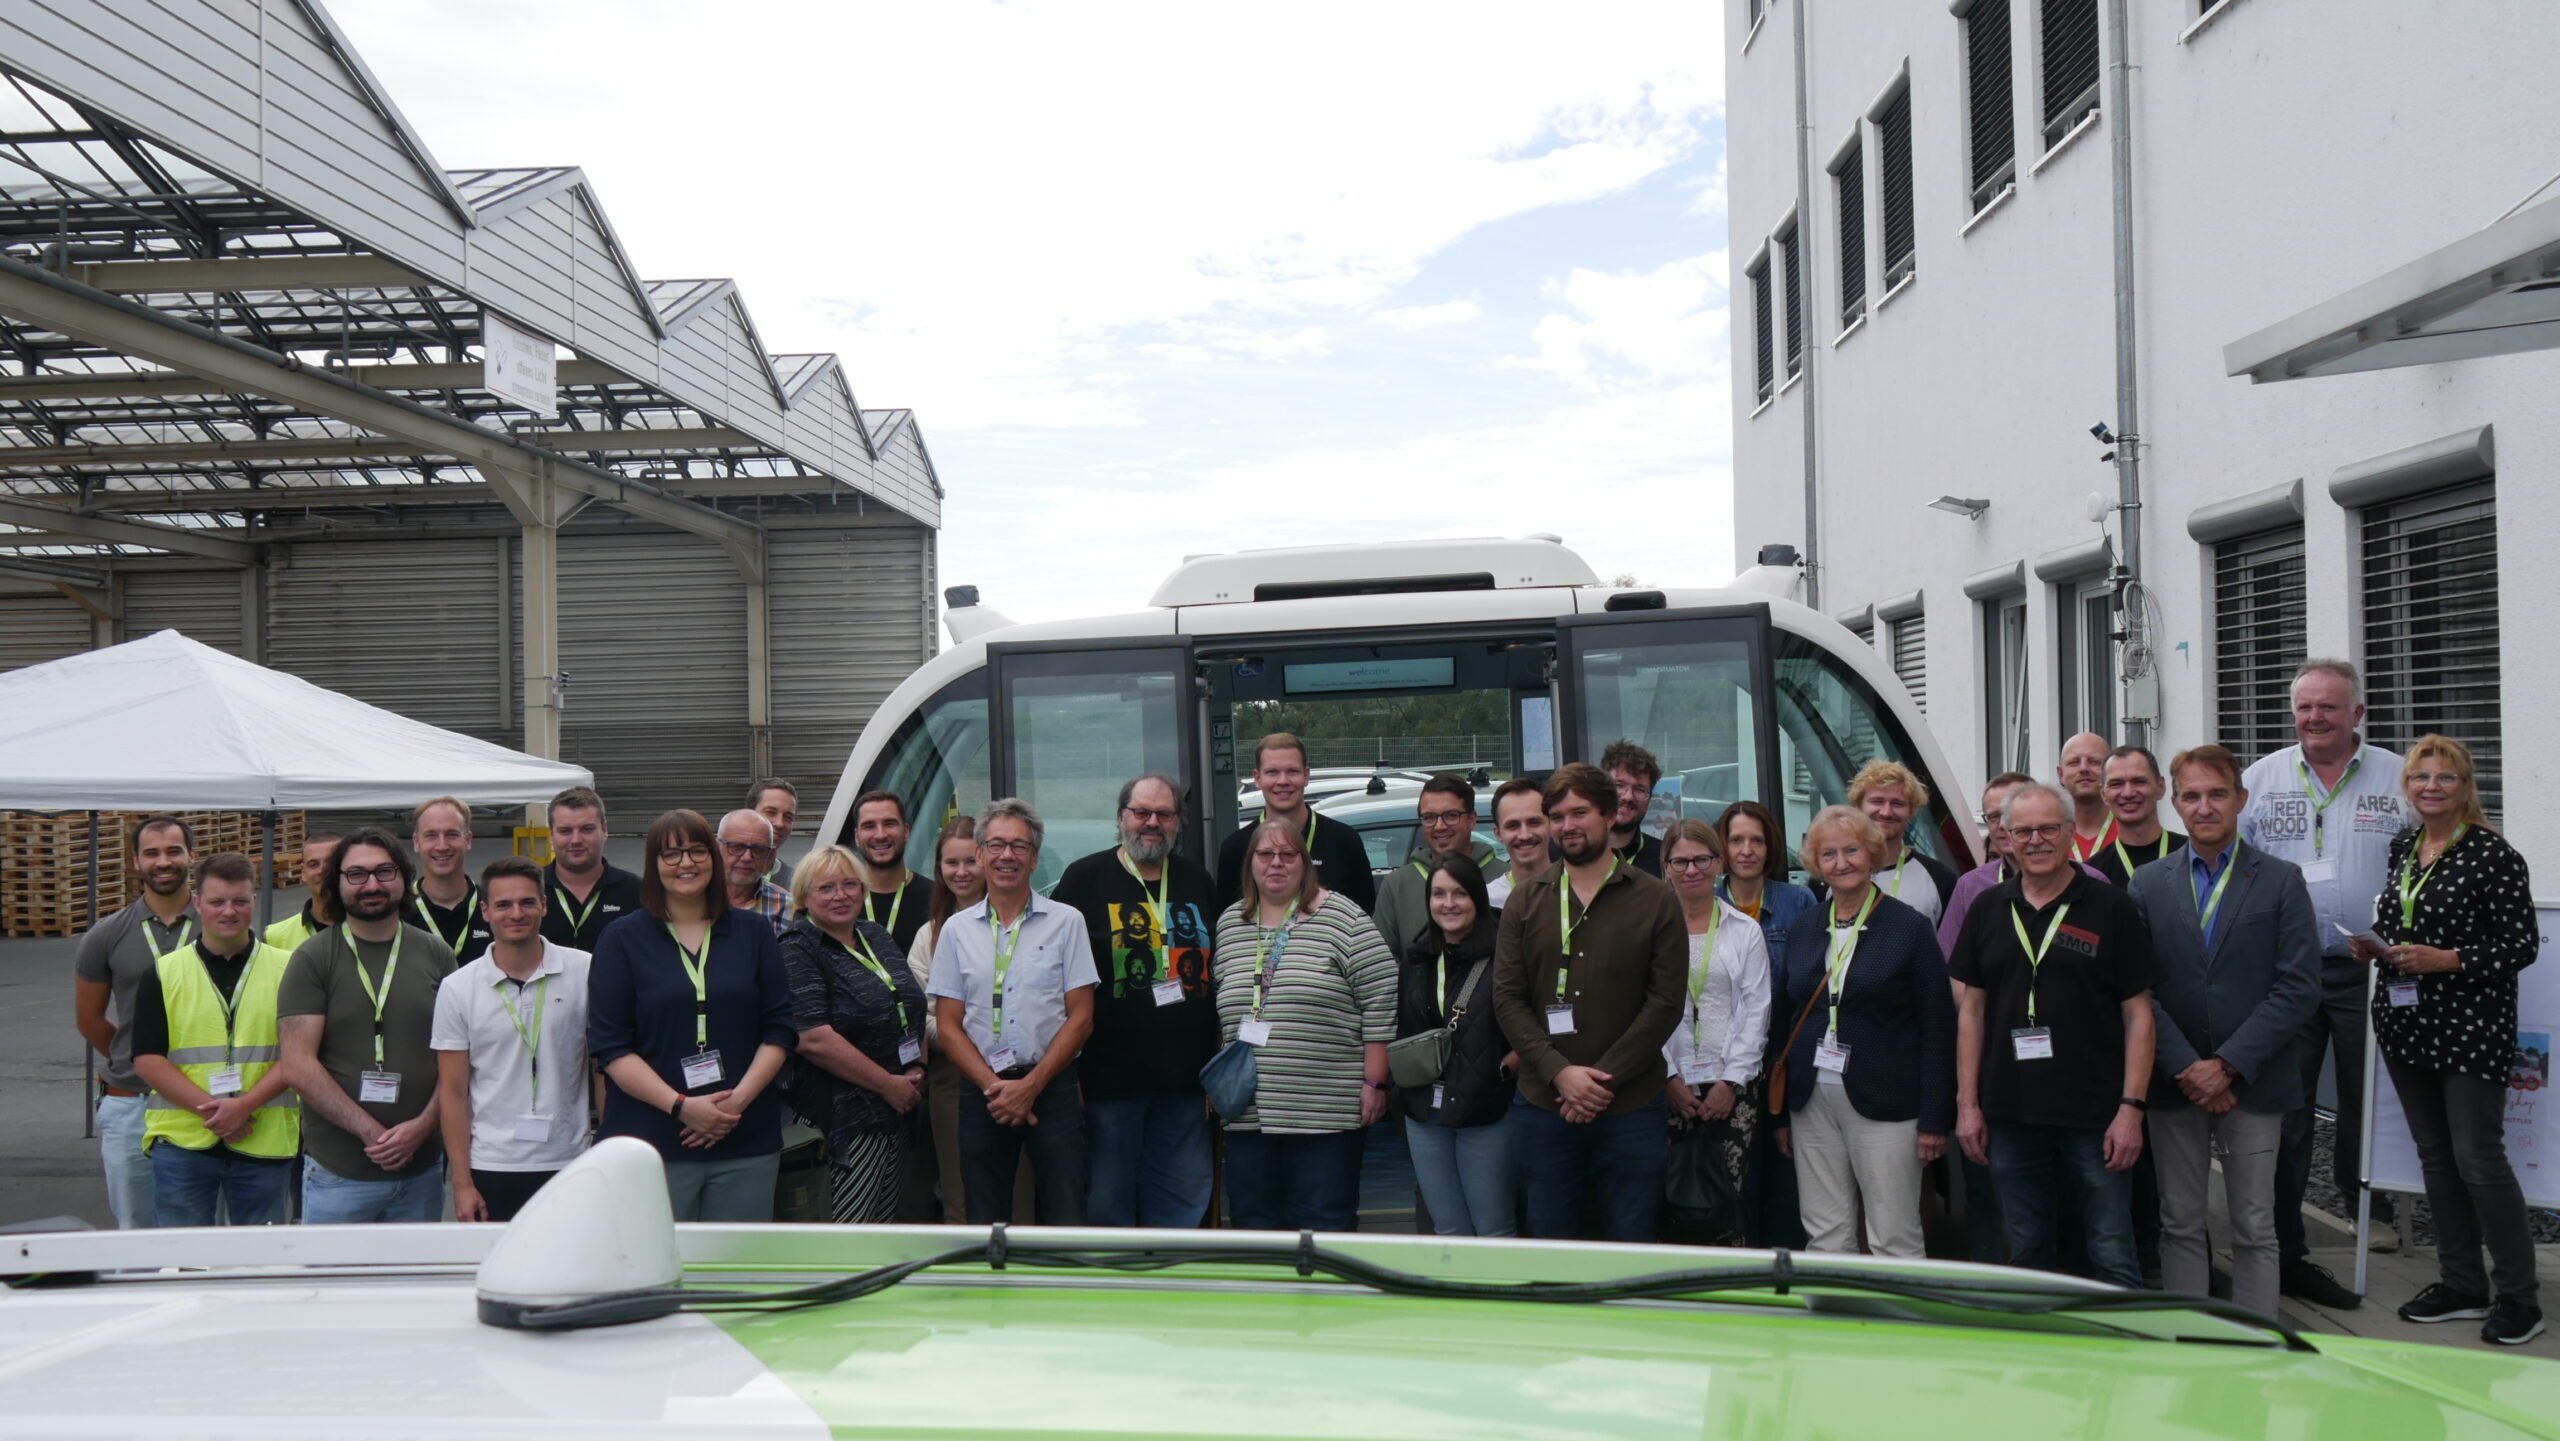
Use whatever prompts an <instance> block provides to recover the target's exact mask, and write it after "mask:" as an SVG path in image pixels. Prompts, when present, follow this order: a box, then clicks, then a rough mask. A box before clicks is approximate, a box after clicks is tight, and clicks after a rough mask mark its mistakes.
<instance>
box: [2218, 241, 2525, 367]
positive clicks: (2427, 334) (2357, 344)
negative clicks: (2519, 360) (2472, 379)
mask: <svg viewBox="0 0 2560 1441" xmlns="http://www.w3.org/2000/svg"><path fill="white" fill-rule="evenodd" d="M2555 346H2560V200H2555V201H2551V202H2549V203H2547V204H2543V205H2538V206H2535V207H2534V208H2533V209H2531V210H2525V211H2519V212H2518V213H2516V214H2514V215H2510V216H2508V217H2506V218H2505V219H2503V220H2500V221H2498V222H2497V223H2495V224H2493V225H2489V226H2486V227H2484V228H2482V229H2481V230H2479V231H2477V232H2475V233H2473V234H2471V235H2467V236H2465V237H2463V238H2462V239H2460V240H2457V241H2455V242H2454V243H2452V244H2451V245H2447V246H2445V247H2444V248H2442V249H2440V250H2437V251H2434V252H2433V253H2431V254H2428V255H2424V256H2421V257H2419V258H2418V259H2416V260H2413V261H2411V262H2410V263H2408V264H2407V265H2404V266H2401V267H2400V268H2399V269H2397V270H2394V271H2392V272H2391V273H2390V274H2388V275H2383V276H2380V277H2377V278H2375V279H2373V280H2369V281H2367V282H2365V283H2364V284H2362V285H2359V286H2357V287H2356V288H2355V289H2353V290H2350V291H2347V292H2345V293H2344V294H2342V295H2337V296H2333V297H2331V298H2330V299H2328V300H2324V301H2322V302H2321V303H2319V304H2318V305H2315V306H2312V307H2311V308H2310V309H2308V310H2305V311H2303V312H2302V313H2300V314H2298V315H2295V316H2292V317H2290V318H2288V319H2285V320H2281V321H2278V322H2277V323H2275V324H2274V325H2270V326H2268V327H2267V328H2266V329H2264V330H2261V331H2259V332H2258V333H2257V334H2255V335H2251V336H2247V337H2245V338H2243V339H2240V340H2235V341H2233V342H2231V343H2230V344H2229V345H2226V346H2224V347H2223V348H2222V358H2223V363H2224V365H2225V367H2226V373H2228V374H2231V375H2235V376H2237V375H2245V376H2247V377H2249V379H2250V380H2251V381H2253V382H2263V381H2270V380H2294V379H2298V378H2300V377H2303V376H2311V375H2344V374H2349V373H2352V372H2354V371H2360V370H2390V369H2393V368H2396V367H2399V366H2404V365H2432V364H2436V363H2438V362H2441V361H2448V360H2470V359H2474V358H2476V357H2480V356H2486V355H2515V354H2520V353H2522V352H2525V351H2530V350H2549V349H2551V348H2553V347H2555Z"/></svg>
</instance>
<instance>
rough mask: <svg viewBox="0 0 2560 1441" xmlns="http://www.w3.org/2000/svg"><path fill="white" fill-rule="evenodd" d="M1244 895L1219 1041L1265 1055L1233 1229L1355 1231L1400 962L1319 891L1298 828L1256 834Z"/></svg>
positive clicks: (1225, 958)
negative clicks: (1365, 1134)
mask: <svg viewBox="0 0 2560 1441" xmlns="http://www.w3.org/2000/svg"><path fill="white" fill-rule="evenodd" d="M1243 889H1244V896H1243V898H1242V899H1241V900H1239V901H1238V902H1237V903H1236V904H1235V905H1234V906H1233V907H1231V908H1230V909H1228V910H1227V911H1226V912H1225V913H1224V914H1222V915H1221V916H1220V917H1219V919H1218V938H1217V943H1216V946H1215V947H1214V951H1215V956H1216V959H1215V962H1214V969H1215V971H1216V974H1217V978H1218V1024H1219V1030H1220V1036H1219V1040H1220V1042H1221V1043H1222V1044H1227V1045H1232V1044H1236V1043H1238V1042H1242V1043H1244V1044H1247V1045H1251V1046H1253V1047H1254V1048H1255V1052H1254V1071H1255V1077H1254V1079H1255V1086H1254V1097H1253V1104H1252V1105H1251V1106H1248V1107H1247V1108H1245V1111H1244V1113H1243V1114H1242V1115H1239V1116H1230V1117H1227V1118H1226V1137H1227V1175H1226V1184H1227V1216H1228V1220H1229V1222H1230V1223H1231V1224H1233V1225H1235V1226H1237V1227H1239V1228H1242V1229H1246V1230H1263V1231H1298V1230H1314V1231H1349V1230H1353V1229H1355V1228H1356V1227H1357V1226H1358V1224H1359V1219H1360V1143H1361V1135H1360V1131H1361V1128H1362V1127H1364V1126H1368V1125H1371V1124H1373V1123H1375V1122H1376V1121H1377V1120H1378V1119H1379V1118H1380V1117H1381V1116H1383V1115H1385V1114H1386V1091H1387V1042H1388V1041H1390V1040H1392V1039H1394V1037H1395V1033H1396V963H1395V957H1394V956H1393V955H1391V954H1389V952H1388V950H1387V945H1386V942H1385V941H1383V940H1381V939H1380V938H1379V936H1378V929H1377V927H1376V926H1374V925H1372V924H1371V923H1370V921H1369V917H1368V916H1367V915H1366V914H1364V913H1363V912H1362V911H1361V909H1360V908H1359V907H1358V906H1356V905H1353V904H1352V903H1351V902H1350V901H1349V900H1347V899H1345V898H1344V897H1342V896H1341V895H1338V894H1336V893H1335V892H1333V891H1329V890H1326V889H1325V888H1324V887H1323V886H1322V885H1320V884H1318V883H1317V880H1316V873H1315V867H1314V866H1312V865H1311V864H1309V863H1308V859H1307V841H1306V833H1305V832H1304V831H1303V830H1301V829H1300V828H1299V827H1297V826H1296V825H1293V824H1290V823H1288V822H1285V821H1280V820H1265V821H1263V822H1262V823H1260V824H1258V825H1256V826H1255V827H1254V828H1253V830H1252V832H1251V834H1250V835H1249V836H1248V837H1247V838H1246V842H1245V879H1244V888H1243Z"/></svg>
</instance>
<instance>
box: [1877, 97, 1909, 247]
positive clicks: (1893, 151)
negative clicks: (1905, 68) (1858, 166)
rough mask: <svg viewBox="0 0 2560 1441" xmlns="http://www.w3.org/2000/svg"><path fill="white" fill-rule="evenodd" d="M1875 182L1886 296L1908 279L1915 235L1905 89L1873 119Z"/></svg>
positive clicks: (1907, 108) (1907, 106)
mask: <svg viewBox="0 0 2560 1441" xmlns="http://www.w3.org/2000/svg"><path fill="white" fill-rule="evenodd" d="M1876 178H1877V179H1878V180H1879V181H1881V182H1882V186H1881V190H1882V195H1883V201H1884V288H1885V292H1886V293H1887V294H1891V293H1892V292H1893V288H1894V287H1895V286H1897V285H1900V284H1901V283H1902V282H1904V281H1906V280H1908V279H1910V278H1911V272H1912V269H1913V267H1914V265H1915V264H1916V263H1917V253H1916V247H1917V244H1918V231H1917V227H1916V225H1915V223H1914V217H1913V215H1912V213H1911V92H1910V90H1908V89H1905V90H1904V91H1903V92H1902V93H1901V94H1899V95H1896V96H1894V97H1893V99H1892V100H1891V101H1890V102H1889V103H1887V104H1886V106H1885V107H1884V110H1883V112H1882V113H1880V114H1878V115H1877V116H1876Z"/></svg>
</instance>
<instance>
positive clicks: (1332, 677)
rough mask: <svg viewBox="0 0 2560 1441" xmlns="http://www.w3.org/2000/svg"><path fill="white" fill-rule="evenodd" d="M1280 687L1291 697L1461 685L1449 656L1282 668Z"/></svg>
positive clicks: (1352, 661)
mask: <svg viewBox="0 0 2560 1441" xmlns="http://www.w3.org/2000/svg"><path fill="white" fill-rule="evenodd" d="M1280 678H1281V684H1282V685H1283V686H1284V687H1286V689H1287V690H1288V693H1289V694H1291V695H1322V694H1325V693H1327V692H1332V691H1360V690H1421V689H1425V688H1428V687H1431V686H1449V685H1455V684H1457V682H1458V663H1457V662H1456V661H1454V660H1452V659H1450V658H1449V657H1447V656H1425V657H1421V658H1417V659H1412V660H1351V661H1325V662H1322V663H1319V664H1313V665H1291V666H1283V667H1281V672H1280Z"/></svg>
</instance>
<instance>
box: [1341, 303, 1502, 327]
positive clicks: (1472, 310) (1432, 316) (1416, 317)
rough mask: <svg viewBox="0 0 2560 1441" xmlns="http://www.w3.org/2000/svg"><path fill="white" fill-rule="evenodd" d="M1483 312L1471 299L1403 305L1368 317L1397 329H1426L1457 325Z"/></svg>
mask: <svg viewBox="0 0 2560 1441" xmlns="http://www.w3.org/2000/svg"><path fill="white" fill-rule="evenodd" d="M1482 314H1484V307H1483V306H1481V305H1478V304H1477V303H1476V302H1474V301H1473V300H1466V299H1460V300H1450V301H1444V302H1442V303H1440V304H1438V305H1405V306H1398V307H1396V308H1395V309H1392V310H1380V311H1375V312H1373V313H1372V314H1371V315H1370V316H1369V318H1370V319H1371V320H1374V321H1376V322H1377V323H1378V324H1380V325H1392V326H1394V327H1395V328H1396V329H1398V330H1428V329H1430V328H1431V327H1432V326H1435V325H1459V324H1463V323H1465V322H1466V321H1470V320H1473V319H1475V318H1476V317H1477V316H1479V315H1482Z"/></svg>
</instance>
